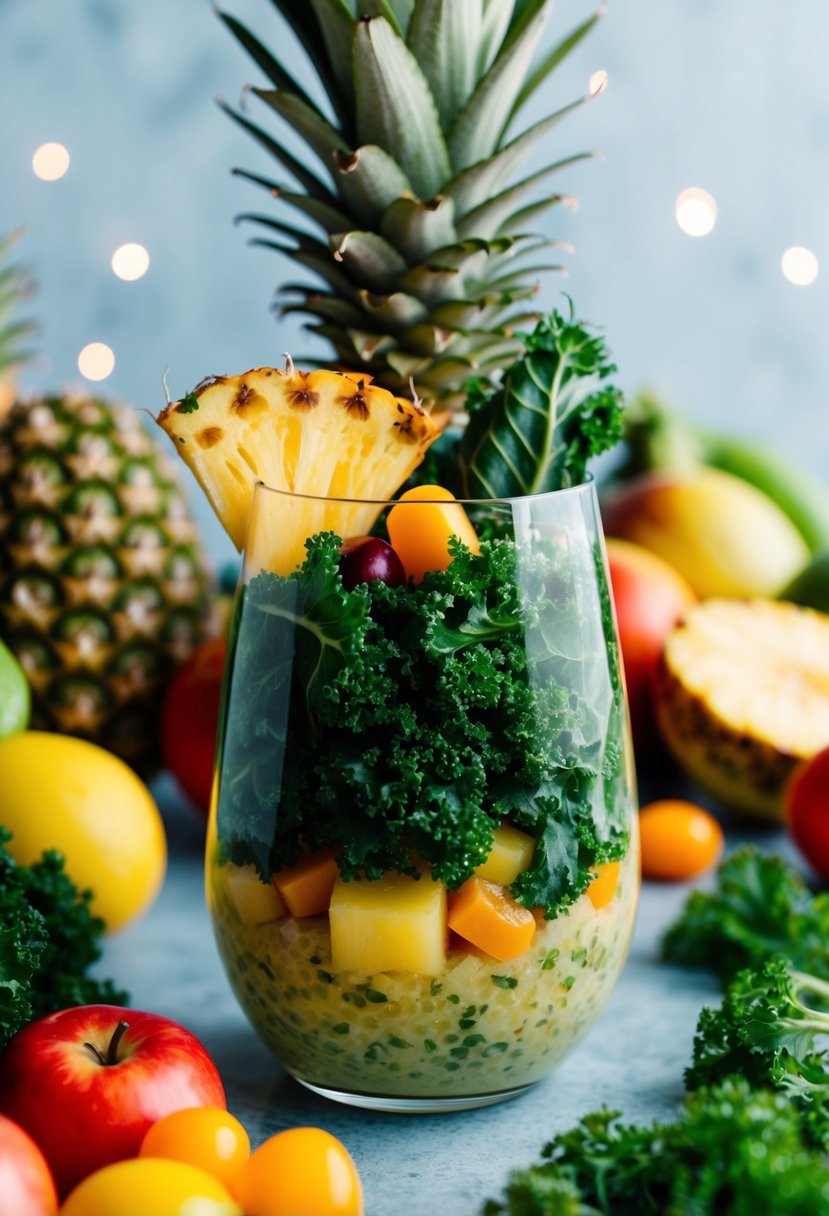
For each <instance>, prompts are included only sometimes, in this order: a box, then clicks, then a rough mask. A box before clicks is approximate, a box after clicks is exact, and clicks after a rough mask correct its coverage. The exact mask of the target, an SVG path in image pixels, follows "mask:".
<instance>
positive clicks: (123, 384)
mask: <svg viewBox="0 0 829 1216" xmlns="http://www.w3.org/2000/svg"><path fill="white" fill-rule="evenodd" d="M227 8H228V9H229V10H230V11H232V12H233V13H235V14H236V15H237V16H238V17H240V18H241V19H242V20H244V21H246V22H247V23H249V24H250V25H251V27H252V28H254V29H255V30H256V31H257V33H258V34H259V35H260V37H262V39H263V41H265V42H266V43H267V42H269V41H270V42H271V43H273V44H277V43H278V42H279V41H280V40H284V39H285V38H288V37H289V35H288V34H287V33H286V30H285V28H284V26H283V24H282V22H281V19H280V18H279V16H278V15H277V13H276V11H275V9H274V8H273V6H271V5H269V4H268V3H267V0H227ZM589 11H590V7H589V6H586V5H584V4H582V3H581V0H560V3H559V5H558V8H557V10H556V13H555V14H554V19H553V22H552V24H551V27H550V29H549V31H548V38H549V40H550V41H551V42H552V41H553V40H554V39H557V38H560V37H561V36H562V35H563V33H564V32H566V31H567V30H569V29H570V28H571V27H572V26H573V25H575V24H576V23H577V22H578V21H579V20H581V19H582V18H583V17H584V16H585V15H586V13H588V12H589ZM827 35H829V12H827V9H826V2H825V0H799V2H798V4H797V5H796V6H791V5H788V6H786V5H780V4H779V3H774V2H773V0H752V2H751V3H749V0H672V3H662V4H656V3H653V0H624V3H622V2H621V0H611V3H610V5H609V8H608V11H607V13H606V15H605V17H604V20H603V21H602V22H601V23H600V24H599V27H598V29H597V30H596V31H594V32H593V34H592V35H591V36H590V37H589V38H588V39H587V40H586V42H585V43H583V44H582V46H581V47H580V48H579V49H578V50H577V51H576V52H575V53H574V55H573V56H572V57H571V59H570V60H569V62H568V63H567V64H566V66H565V67H564V68H563V69H561V70H560V71H558V72H557V73H555V75H554V77H553V78H552V82H551V85H550V88H551V89H552V90H555V94H556V95H555V96H554V97H546V98H544V99H543V101H542V102H541V103H540V105H541V107H542V108H545V109H552V108H554V107H555V106H558V105H560V104H564V103H565V102H566V101H568V100H571V99H572V98H574V97H576V96H578V95H579V94H581V93H584V92H586V91H588V88H589V82H590V81H591V78H592V80H593V87H595V86H596V83H597V81H598V79H599V78H598V77H596V76H595V75H594V74H595V73H597V72H605V73H607V87H606V89H605V90H604V91H603V92H602V94H601V95H600V96H598V97H597V98H596V99H595V101H594V103H593V104H591V105H589V106H587V107H585V108H584V109H582V110H581V111H580V112H579V113H578V114H577V115H576V116H574V117H572V118H570V119H569V120H568V122H566V123H565V124H563V125H562V126H561V128H559V129H557V130H556V131H555V132H554V133H553V136H552V137H551V138H553V139H555V140H557V141H558V146H557V147H556V148H554V156H550V157H549V159H550V160H552V159H554V158H555V157H558V156H564V155H567V154H569V153H572V152H576V151H582V150H587V149H591V150H592V149H595V150H597V151H600V152H602V153H603V158H602V159H597V160H595V161H590V162H586V163H583V164H581V165H578V166H576V167H575V168H573V169H570V170H567V171H566V173H565V174H562V175H561V176H560V177H559V178H557V179H556V180H555V182H554V188H555V189H557V190H561V191H564V192H567V193H569V194H572V195H575V196H576V197H577V198H578V200H579V204H580V206H579V207H578V209H577V210H572V211H565V210H563V209H562V208H556V209H554V211H553V212H552V213H551V214H552V216H553V218H552V219H551V220H549V221H548V225H547V226H548V228H550V229H551V231H552V226H553V225H554V226H555V227H554V232H553V234H554V235H555V236H556V237H559V238H561V239H562V240H565V241H568V242H570V243H572V245H573V246H574V252H573V253H572V255H570V254H568V255H566V261H567V263H568V266H569V277H568V278H567V279H566V280H564V279H555V278H550V279H548V280H547V281H546V282H545V284H544V286H543V288H542V291H541V293H540V297H539V304H540V306H542V307H544V308H547V309H548V308H550V307H552V306H553V305H556V304H557V305H561V303H562V294H561V293H562V292H563V291H566V292H567V293H569V294H570V295H572V297H573V299H574V302H575V305H576V310H577V313H578V315H580V316H581V317H583V318H585V319H588V320H590V321H592V322H594V323H596V324H599V325H601V326H602V327H603V328H604V329H605V331H606V336H607V340H608V343H609V345H610V348H611V350H612V351H613V354H614V356H615V358H616V361H617V363H618V366H619V375H618V382H619V383H620V384H621V386H622V387H623V388H624V389H625V390H626V391H628V392H634V391H636V390H638V389H641V388H644V387H652V388H654V389H656V390H657V391H659V392H660V393H662V394H663V395H664V396H665V397H666V398H667V399H668V400H669V401H670V402H672V403H673V404H674V405H676V406H677V407H679V408H680V409H682V410H683V411H684V412H686V413H687V414H688V415H690V416H691V417H693V418H694V419H695V420H697V421H699V422H702V423H712V424H713V423H716V424H717V425H718V426H719V427H721V428H723V429H731V430H733V431H734V432H735V433H743V434H754V435H756V436H758V437H760V438H763V439H766V440H771V441H773V442H774V443H775V444H776V445H777V446H778V448H779V449H780V450H781V451H783V452H785V453H788V454H789V455H791V456H792V457H795V458H796V459H797V460H798V461H800V462H801V463H802V464H803V465H804V466H806V467H808V468H811V469H812V470H813V471H814V472H816V473H824V472H825V470H826V468H827V465H828V464H829V425H827V423H826V405H825V396H826V391H827V387H828V386H829V342H827V341H826V338H825V329H824V327H825V325H826V321H827V317H829V308H827V302H828V301H827V293H828V292H829V217H828V213H827V208H826V197H827V194H829V121H827V117H829V76H827V73H826V72H825V65H824V53H825V45H826V36H827ZM0 56H1V57H2V71H0V112H1V113H2V115H3V118H2V124H1V125H0V166H2V168H0V183H2V186H1V187H0V232H6V231H9V230H11V229H14V228H17V227H19V226H23V227H25V229H26V232H27V235H26V238H25V241H24V242H23V244H22V246H21V257H23V258H24V259H25V260H26V261H28V262H29V263H30V264H31V265H32V267H33V269H34V271H35V274H36V278H37V281H38V285H39V295H38V298H37V300H36V301H35V302H33V306H32V309H31V311H32V312H34V313H35V314H36V315H37V316H38V317H39V319H40V321H41V325H42V333H41V338H40V348H41V350H42V355H41V357H40V359H39V361H38V362H36V363H35V364H34V365H33V366H32V367H31V368H29V369H28V370H27V371H26V372H25V373H24V377H23V383H24V385H27V386H29V387H31V388H35V389H45V388H54V387H57V386H63V385H67V384H77V383H79V382H80V383H86V386H87V387H90V382H89V381H88V380H87V381H86V382H85V381H84V378H83V375H82V371H81V368H82V369H83V371H85V372H86V374H87V376H96V377H100V376H101V375H102V373H104V372H106V371H107V369H108V368H109V366H110V364H111V362H112V360H111V358H110V357H109V356H107V354H106V352H103V355H104V357H103V362H100V361H98V362H96V360H95V358H94V355H95V351H93V352H92V356H90V355H89V354H88V353H87V355H86V359H84V358H83V357H82V358H81V361H80V367H79V356H81V352H83V351H84V348H86V347H87V346H88V345H89V344H90V343H103V344H105V346H106V347H108V348H109V349H110V351H111V352H112V357H114V366H112V368H111V370H110V371H109V373H108V374H107V375H105V376H103V378H102V379H100V380H99V381H98V383H97V387H98V389H99V390H100V391H102V392H105V393H107V394H111V395H116V396H118V397H121V398H124V399H126V400H128V401H129V402H131V403H132V404H133V405H135V406H138V407H144V408H146V409H148V410H152V411H154V412H155V411H156V410H157V409H158V408H159V407H160V405H162V404H163V401H164V395H163V389H162V383H161V380H162V375H163V374H164V372H165V369H167V368H169V371H168V373H167V376H168V383H169V388H170V392H171V394H172V395H173V396H174V397H179V396H181V395H183V393H184V392H186V391H187V390H188V389H189V388H191V387H192V385H193V384H194V383H195V382H196V381H197V380H199V379H201V378H202V376H204V375H206V374H208V373H221V372H241V371H243V370H245V369H246V368H247V367H250V366H253V365H257V364H263V363H268V362H279V361H280V360H281V357H282V352H283V351H288V350H290V351H291V352H292V353H293V354H294V356H295V357H297V358H298V359H300V358H303V357H313V356H314V354H315V353H316V354H317V355H321V354H322V353H323V348H322V346H321V345H316V346H315V344H314V342H313V341H311V340H310V338H309V337H308V336H307V335H304V334H303V333H302V332H301V328H300V326H301V321H299V320H298V319H297V318H295V317H289V318H287V319H286V320H283V321H280V320H278V319H277V318H276V317H275V316H274V314H273V313H272V312H271V311H270V305H271V303H272V299H273V293H274V289H275V287H276V284H277V283H278V281H279V278H280V275H287V274H289V273H290V272H289V271H288V268H287V267H286V265H285V264H284V263H283V262H282V261H281V260H280V258H279V256H278V255H276V254H274V253H272V252H269V251H267V250H263V249H256V248H250V247H248V245H247V243H246V242H247V240H248V239H249V235H250V233H249V232H248V231H246V230H245V229H244V228H241V227H234V226H233V217H234V215H235V214H236V213H238V212H239V211H243V210H248V209H254V210H256V209H261V208H262V205H263V203H265V204H266V199H265V196H264V195H262V193H261V191H259V190H257V188H256V187H254V186H252V185H250V184H247V183H245V182H244V181H242V180H241V179H238V178H234V177H232V176H231V174H230V169H231V167H232V166H241V167H244V168H247V169H250V170H253V171H256V170H260V171H262V170H265V171H268V169H269V168H270V166H268V158H267V157H266V155H265V153H263V152H260V151H259V149H258V148H257V147H256V145H255V144H254V143H253V142H252V141H251V140H250V139H249V138H248V137H247V136H246V135H245V134H244V133H243V132H242V131H241V130H240V129H239V128H237V127H236V126H235V125H234V124H233V123H232V122H231V121H230V120H229V119H228V118H227V117H226V116H225V115H224V114H223V113H222V112H221V111H220V110H219V108H218V106H217V105H216V104H215V99H216V98H217V97H219V96H224V97H226V98H227V99H228V100H229V101H231V102H233V103H236V102H237V101H238V99H239V97H240V94H241V93H242V89H243V87H244V85H245V84H246V83H257V82H258V81H257V77H256V75H255V69H253V68H252V65H251V61H250V60H248V59H247V58H246V56H245V55H244V54H243V52H242V51H241V50H240V48H239V47H238V46H237V45H236V43H235V42H234V40H233V39H232V38H231V36H230V35H229V33H228V32H227V31H226V30H225V29H224V27H223V26H222V25H221V23H220V22H219V20H218V19H217V18H216V16H215V14H214V12H213V10H212V7H211V5H210V3H208V0H176V2H175V3H170V0H141V3H137V2H133V3H125V2H124V0H72V2H71V3H66V2H64V3H61V4H56V3H55V2H54V0H0ZM299 58H300V56H299V55H298V60H299ZM296 71H297V75H298V77H299V79H300V80H303V79H304V78H303V74H302V71H301V69H300V68H299V67H297V68H296ZM306 79H307V78H306ZM254 104H256V103H254ZM262 111H263V112H261V113H257V115H256V117H257V118H260V119H262V120H263V121H264V122H265V123H267V122H268V121H269V119H268V117H267V115H266V114H265V113H264V107H262ZM49 144H59V145H62V147H63V148H65V149H66V151H67V152H68V158H69V159H68V168H67V167H66V156H65V155H64V154H62V153H61V152H60V151H58V150H55V149H47V150H46V151H41V153H40V154H39V156H38V157H37V158H35V160H34V161H33V157H35V154H36V152H37V150H38V149H42V147H43V145H49ZM548 151H549V148H545V149H543V150H542V153H541V154H540V155H543V156H545V157H546V156H547V154H548ZM545 163H546V162H545ZM62 170H65V171H63V172H61V171H62ZM58 174H60V175H59V176H58ZM50 178H51V179H52V180H49V179H50ZM44 179H45V180H44ZM688 191H690V192H691V193H690V194H686V193H685V192H688ZM124 245H128V246H130V245H139V246H141V247H142V249H143V250H144V251H146V255H148V257H149V264H148V265H146V262H147V258H146V256H144V255H143V254H142V252H141V251H136V250H134V249H133V250H131V251H130V250H128V251H127V253H122V254H121V258H122V262H121V263H120V264H119V263H118V262H117V261H116V266H117V268H118V271H119V272H120V273H121V274H126V275H127V276H136V275H137V276H138V277H127V278H122V277H119V274H118V273H117V272H116V271H115V270H114V269H113V264H112V259H113V255H114V254H115V252H116V250H119V249H120V248H121V247H122V246H124ZM97 353H98V354H99V355H100V354H101V352H100V351H98V352H97ZM193 501H194V507H195V510H196V512H197V513H198V515H199V517H200V519H201V521H202V523H203V526H204V529H205V531H206V533H207V535H208V539H209V542H210V545H211V548H212V549H213V551H214V554H215V556H216V558H217V560H219V561H221V560H223V559H224V558H226V557H229V556H230V555H231V549H230V545H229V542H227V541H226V540H225V539H224V536H223V534H222V533H221V532H220V529H219V528H218V526H217V525H215V523H214V522H213V521H212V519H209V518H208V515H209V509H208V508H207V507H206V506H205V504H204V503H203V501H202V499H201V496H200V495H193Z"/></svg>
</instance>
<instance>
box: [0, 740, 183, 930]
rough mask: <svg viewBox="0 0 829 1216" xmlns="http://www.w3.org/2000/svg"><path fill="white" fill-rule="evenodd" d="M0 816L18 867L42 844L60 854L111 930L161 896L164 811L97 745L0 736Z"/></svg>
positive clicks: (130, 773)
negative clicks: (8, 833)
mask: <svg viewBox="0 0 829 1216" xmlns="http://www.w3.org/2000/svg"><path fill="white" fill-rule="evenodd" d="M0 821H2V823H3V824H4V826H5V827H7V828H8V829H9V831H10V832H12V833H13V839H12V840H11V841H10V843H9V846H8V847H9V851H10V852H11V854H12V856H13V857H14V858H15V860H16V861H18V862H19V863H20V864H21V865H31V863H32V862H33V861H36V860H37V859H38V858H39V857H40V855H41V854H42V852H43V850H44V849H57V850H58V852H59V853H62V854H63V856H64V857H65V858H66V871H67V873H68V874H69V875H70V877H71V878H72V879H73V881H74V882H75V884H76V886H78V887H80V888H81V889H82V890H85V889H87V888H89V889H91V890H92V892H93V899H92V910H93V911H94V912H95V913H96V915H98V916H100V917H102V918H103V920H104V921H105V922H106V926H107V928H108V929H109V930H115V929H120V928H121V927H122V926H123V925H125V924H126V923H127V922H128V921H130V920H132V919H133V918H134V917H136V916H139V915H140V914H141V913H142V912H144V911H145V910H146V909H147V907H148V906H149V905H150V904H151V903H152V901H153V899H154V898H155V896H156V895H157V894H158V890H159V888H160V886H161V882H162V880H163V878H164V871H165V868H166V864H167V844H166V840H165V836H164V827H163V824H162V821H161V816H160V815H159V813H158V810H157V808H156V805H155V803H154V802H153V799H152V797H151V795H150V791H149V790H148V789H147V787H146V786H145V785H144V783H143V781H141V780H140V779H139V778H138V777H137V776H136V775H135V773H134V772H133V771H132V769H131V768H129V767H128V766H127V765H126V764H124V762H123V760H119V759H118V757H117V756H113V755H112V753H111V752H108V751H105V750H104V749H103V748H102V747H97V746H96V745H95V744H94V743H87V742H85V741H84V740H83V739H74V738H71V737H70V736H68V735H55V734H47V733H45V732H43V731H24V732H23V733H22V734H18V735H11V736H10V737H9V738H7V739H0Z"/></svg>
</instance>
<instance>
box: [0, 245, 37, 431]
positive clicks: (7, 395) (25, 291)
mask: <svg viewBox="0 0 829 1216" xmlns="http://www.w3.org/2000/svg"><path fill="white" fill-rule="evenodd" d="M19 235H20V234H19V233H18V232H13V233H12V234H11V235H10V236H7V237H0V417H2V416H3V414H4V413H5V412H6V410H8V408H9V407H10V406H11V403H12V401H13V400H14V381H13V373H14V372H16V371H17V369H18V368H19V367H22V366H23V364H24V363H27V362H28V360H29V358H30V357H31V356H30V352H29V351H28V350H26V349H25V346H24V344H25V342H26V341H27V340H28V339H29V338H30V337H31V336H32V334H33V333H34V332H35V329H36V327H35V324H34V322H33V321H29V320H25V319H23V320H21V319H20V318H19V317H18V315H17V311H18V306H19V304H20V303H21V301H22V300H24V299H25V298H26V297H27V296H29V295H30V294H31V292H32V282H31V279H30V277H29V273H28V271H27V270H26V268H25V267H23V266H20V265H18V264H15V263H12V262H9V261H8V255H9V251H10V250H11V248H12V246H13V245H14V244H15V242H16V241H17V239H18V237H19Z"/></svg>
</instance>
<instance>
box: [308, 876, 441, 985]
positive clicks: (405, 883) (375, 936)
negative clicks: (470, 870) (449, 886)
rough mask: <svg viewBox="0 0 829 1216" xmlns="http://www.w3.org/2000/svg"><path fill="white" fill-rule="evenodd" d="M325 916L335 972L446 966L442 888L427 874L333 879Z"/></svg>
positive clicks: (424, 970) (421, 970) (423, 971)
mask: <svg viewBox="0 0 829 1216" xmlns="http://www.w3.org/2000/svg"><path fill="white" fill-rule="evenodd" d="M329 920H330V925H331V957H332V962H333V964H334V967H335V968H336V969H337V970H338V971H367V972H369V973H371V974H374V973H377V972H381V971H413V972H416V973H417V974H419V975H439V974H440V972H441V971H442V970H443V968H444V966H445V964H446V939H447V909H446V888H445V887H444V885H443V883H441V882H433V881H431V880H430V879H429V878H428V877H425V876H424V877H423V878H421V879H419V880H418V879H415V878H411V877H409V876H408V875H406V874H386V875H385V876H384V877H383V878H380V879H378V880H376V881H375V882H347V883H346V882H343V881H342V880H338V881H337V883H336V884H335V886H334V894H333V895H332V897H331V905H330V908H329Z"/></svg>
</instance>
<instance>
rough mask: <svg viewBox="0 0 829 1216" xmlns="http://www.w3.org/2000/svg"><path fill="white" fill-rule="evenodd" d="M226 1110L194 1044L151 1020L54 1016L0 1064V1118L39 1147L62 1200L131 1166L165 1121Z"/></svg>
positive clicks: (206, 1060)
mask: <svg viewBox="0 0 829 1216" xmlns="http://www.w3.org/2000/svg"><path fill="white" fill-rule="evenodd" d="M225 1105H226V1103H225V1093H224V1088H223V1086H222V1082H221V1078H220V1077H219V1073H218V1071H217V1069H216V1065H215V1064H214V1063H213V1061H212V1060H211V1058H210V1056H209V1055H208V1054H207V1051H206V1050H205V1048H204V1047H203V1046H202V1044H201V1043H200V1042H199V1040H198V1039H197V1038H196V1037H195V1035H193V1034H191V1033H190V1031H189V1030H186V1029H185V1028H184V1027H183V1026H180V1025H179V1024H178V1023H177V1022H173V1021H171V1020H170V1019H169V1018H165V1017H161V1016H160V1015H159V1014H155V1013H139V1012H138V1011H137V1010H131V1009H119V1008H118V1007H117V1006H114V1005H83V1006H80V1007H79V1008H76V1009H63V1010H61V1011H60V1012H59V1013H51V1014H49V1015H48V1016H47V1017H45V1018H39V1019H38V1020H37V1021H36V1022H30V1023H29V1025H28V1026H26V1027H24V1029H23V1030H21V1031H20V1032H19V1033H18V1034H16V1035H15V1036H14V1038H13V1039H12V1040H11V1042H10V1043H9V1045H8V1047H7V1048H6V1050H5V1051H4V1052H3V1054H2V1055H0V1111H2V1112H3V1113H4V1114H6V1115H8V1117H9V1118H10V1119H13V1120H14V1121H15V1122H16V1123H18V1124H19V1125H20V1126H21V1127H22V1128H24V1130H25V1131H27V1132H28V1133H29V1135H30V1136H31V1137H32V1139H33V1140H34V1141H35V1143H36V1144H37V1145H38V1147H39V1148H40V1150H41V1152H42V1153H43V1155H44V1157H45V1158H46V1160H47V1162H48V1163H49V1166H50V1167H51V1170H52V1174H53V1175H54V1178H55V1182H56V1183H57V1187H58V1191H59V1192H60V1194H61V1195H65V1194H66V1193H67V1192H68V1191H70V1190H71V1189H72V1187H73V1186H75V1184H76V1183H78V1182H80V1180H81V1179H82V1178H85V1177H86V1176H87V1175H88V1174H91V1173H92V1172H93V1171H94V1170H97V1169H100V1168H101V1167H102V1166H104V1165H109V1164H110V1163H111V1162H113V1161H121V1160H123V1159H124V1158H126V1157H134V1156H135V1155H136V1154H137V1153H138V1150H139V1148H140V1147H141V1141H142V1140H143V1138H144V1136H145V1134H146V1132H147V1130H148V1128H149V1127H150V1126H151V1124H153V1123H155V1122H156V1121H157V1120H158V1119H160V1118H162V1117H163V1116H164V1115H168V1114H170V1113H171V1112H172V1111H175V1110H182V1109H184V1108H185V1107H190V1106H221V1107H224V1106H225Z"/></svg>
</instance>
